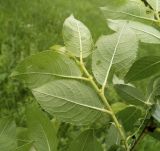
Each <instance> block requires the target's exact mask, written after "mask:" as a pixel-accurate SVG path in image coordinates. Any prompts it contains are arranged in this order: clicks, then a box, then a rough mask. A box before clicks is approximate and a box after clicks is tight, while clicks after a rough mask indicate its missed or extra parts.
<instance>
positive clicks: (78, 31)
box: [63, 15, 93, 58]
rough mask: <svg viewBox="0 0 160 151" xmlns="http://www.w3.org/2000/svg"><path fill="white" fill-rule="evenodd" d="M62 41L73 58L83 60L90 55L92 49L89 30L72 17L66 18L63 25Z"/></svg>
mask: <svg viewBox="0 0 160 151" xmlns="http://www.w3.org/2000/svg"><path fill="white" fill-rule="evenodd" d="M63 39H64V43H65V46H66V50H67V51H70V52H72V53H73V54H74V55H75V56H77V57H80V53H81V52H82V57H83V58H85V57H87V56H88V55H89V54H91V50H92V47H93V41H92V36H91V33H90V31H89V29H88V28H87V27H86V26H85V25H84V24H83V23H82V22H80V21H79V20H77V19H75V18H74V16H73V15H71V16H70V17H68V18H67V19H66V20H65V22H64V24H63Z"/></svg>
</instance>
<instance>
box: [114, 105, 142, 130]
mask: <svg viewBox="0 0 160 151" xmlns="http://www.w3.org/2000/svg"><path fill="white" fill-rule="evenodd" d="M141 114H142V112H141V110H140V109H139V108H137V107H135V106H128V107H126V108H125V109H124V110H121V111H120V112H118V113H117V114H116V115H117V117H118V119H119V121H121V123H122V125H123V127H124V129H125V131H131V130H133V129H134V128H135V124H136V122H137V121H138V119H139V118H140V117H141Z"/></svg>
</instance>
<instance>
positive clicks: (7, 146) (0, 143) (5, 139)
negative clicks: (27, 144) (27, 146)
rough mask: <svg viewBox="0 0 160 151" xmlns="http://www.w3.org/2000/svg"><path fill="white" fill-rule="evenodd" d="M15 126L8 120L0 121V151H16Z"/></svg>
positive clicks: (2, 119)
mask: <svg viewBox="0 0 160 151" xmlns="http://www.w3.org/2000/svg"><path fill="white" fill-rule="evenodd" d="M16 146H17V143H16V124H15V122H14V121H13V120H11V119H8V118H1V119H0V151H14V150H16Z"/></svg>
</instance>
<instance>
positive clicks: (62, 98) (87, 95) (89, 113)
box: [33, 80, 103, 125]
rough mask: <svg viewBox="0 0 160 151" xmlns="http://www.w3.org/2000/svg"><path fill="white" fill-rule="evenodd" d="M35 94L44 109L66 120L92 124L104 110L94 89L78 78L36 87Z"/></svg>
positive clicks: (79, 123) (80, 123)
mask: <svg viewBox="0 0 160 151" xmlns="http://www.w3.org/2000/svg"><path fill="white" fill-rule="evenodd" d="M33 94H34V96H35V97H36V99H37V101H38V102H39V103H40V105H41V107H42V108H43V109H44V110H46V111H47V112H49V113H50V114H52V115H54V116H56V117H57V118H58V119H60V120H62V121H65V122H69V123H73V124H78V125H84V124H90V123H92V122H94V121H95V120H97V119H98V118H99V117H100V116H101V114H102V112H103V106H102V105H101V103H100V100H99V97H98V96H97V94H96V93H95V92H94V90H92V88H90V87H89V86H87V85H85V84H84V83H81V82H78V81H76V80H57V81H54V82H50V83H47V84H45V85H43V86H42V87H39V88H37V89H34V90H33Z"/></svg>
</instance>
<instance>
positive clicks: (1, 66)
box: [0, 0, 160, 151]
mask: <svg viewBox="0 0 160 151" xmlns="http://www.w3.org/2000/svg"><path fill="white" fill-rule="evenodd" d="M104 5H107V0H31V1H29V0H0V117H1V116H4V115H6V116H8V115H10V116H14V118H15V119H16V121H17V124H18V125H23V124H24V123H23V121H24V120H23V119H24V117H23V115H24V107H25V104H27V103H28V102H30V101H32V99H33V98H32V95H31V94H30V92H29V91H28V90H27V88H26V87H25V86H24V85H23V84H22V83H20V82H19V81H15V80H12V79H10V78H9V75H10V73H11V72H12V71H13V69H14V68H15V66H16V65H17V64H18V63H19V62H20V61H21V60H23V59H24V58H25V57H26V56H28V55H31V54H34V53H37V52H39V51H43V50H46V49H48V48H49V47H50V46H51V45H53V44H63V41H62V33H61V31H62V25H63V22H64V20H65V18H66V17H68V16H69V15H70V14H74V16H75V17H76V18H78V19H79V20H81V21H82V22H84V23H85V24H86V25H87V26H88V28H89V29H90V30H91V33H92V35H93V39H94V40H96V39H97V38H98V37H99V36H100V35H102V34H105V33H106V32H107V31H108V29H107V26H106V24H105V20H104V19H103V16H102V14H101V13H100V11H99V7H100V6H104ZM153 144H158V145H156V146H154V145H153ZM157 146H158V147H159V146H160V145H159V143H158V142H157V141H155V140H154V139H152V138H150V137H149V138H148V137H147V139H145V141H144V142H143V144H142V145H141V147H140V148H139V149H138V151H158V150H159V149H158V147H157Z"/></svg>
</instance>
